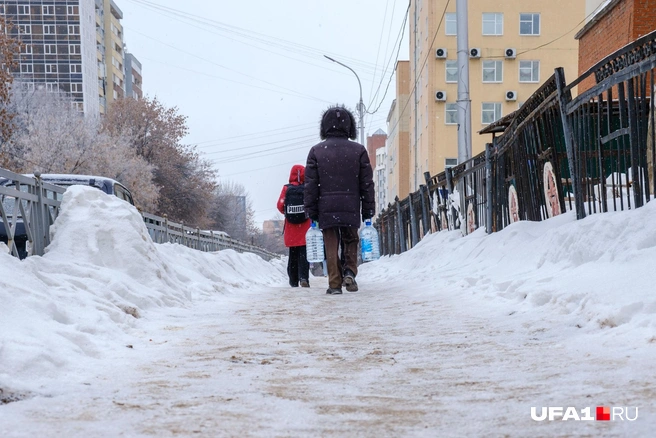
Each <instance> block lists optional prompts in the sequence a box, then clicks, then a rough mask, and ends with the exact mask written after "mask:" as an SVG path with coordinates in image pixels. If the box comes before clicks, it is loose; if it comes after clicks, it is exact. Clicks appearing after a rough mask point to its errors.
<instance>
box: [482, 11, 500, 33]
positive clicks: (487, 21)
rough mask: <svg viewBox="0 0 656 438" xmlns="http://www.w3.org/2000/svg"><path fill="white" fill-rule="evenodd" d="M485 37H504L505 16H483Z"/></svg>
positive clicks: (489, 14)
mask: <svg viewBox="0 0 656 438" xmlns="http://www.w3.org/2000/svg"><path fill="white" fill-rule="evenodd" d="M483 35H503V14H502V13H499V12H486V13H484V14H483Z"/></svg>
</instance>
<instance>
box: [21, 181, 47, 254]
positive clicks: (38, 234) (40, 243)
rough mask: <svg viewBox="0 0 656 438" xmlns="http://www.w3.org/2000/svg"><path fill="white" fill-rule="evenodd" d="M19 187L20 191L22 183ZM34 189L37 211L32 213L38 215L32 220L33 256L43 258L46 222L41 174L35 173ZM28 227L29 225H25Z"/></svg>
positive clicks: (34, 215) (33, 216) (34, 210)
mask: <svg viewBox="0 0 656 438" xmlns="http://www.w3.org/2000/svg"><path fill="white" fill-rule="evenodd" d="M17 187H18V188H19V190H20V183H17ZM34 187H35V190H36V198H37V201H36V209H33V210H32V211H33V212H35V213H36V214H32V215H31V216H32V217H31V218H30V222H31V224H30V225H31V227H32V239H33V240H32V255H39V256H42V255H43V254H44V248H45V241H44V238H45V221H44V217H43V190H42V189H41V172H34ZM23 220H26V218H23ZM25 225H26V226H27V223H26V224H25Z"/></svg>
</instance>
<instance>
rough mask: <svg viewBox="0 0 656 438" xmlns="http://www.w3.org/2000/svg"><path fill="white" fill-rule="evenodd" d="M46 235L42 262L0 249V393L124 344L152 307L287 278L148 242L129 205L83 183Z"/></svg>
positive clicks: (255, 263)
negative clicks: (19, 257)
mask: <svg viewBox="0 0 656 438" xmlns="http://www.w3.org/2000/svg"><path fill="white" fill-rule="evenodd" d="M51 237H52V243H51V245H50V246H49V247H48V248H47V252H46V255H45V256H43V257H29V258H27V259H25V260H23V261H20V260H18V259H16V258H14V257H12V256H10V255H9V254H7V253H6V252H5V251H1V250H0V303H2V306H1V307H0V333H2V336H0V389H1V388H3V386H4V387H5V388H7V387H8V386H9V385H8V383H7V382H11V386H12V387H13V388H14V390H27V391H29V390H35V389H36V388H38V386H39V384H40V382H42V381H46V380H50V379H52V378H57V377H60V376H61V375H62V374H63V375H65V374H66V373H69V372H75V370H76V369H77V368H78V367H84V366H85V363H86V362H87V361H89V360H98V359H101V358H102V357H103V356H104V355H105V354H106V353H107V351H108V350H110V349H115V348H125V345H126V344H129V343H130V339H131V338H130V336H129V332H130V330H131V329H133V328H136V327H138V325H139V318H142V317H145V318H148V315H149V312H150V311H151V310H152V311H156V310H157V309H158V308H162V307H170V306H176V307H185V306H187V305H188V304H189V303H190V302H191V300H193V299H202V298H205V297H210V296H216V295H217V294H224V295H225V294H230V293H236V292H238V291H239V290H240V289H245V288H248V287H249V285H252V284H269V283H271V282H272V281H277V282H278V283H282V284H284V281H285V274H284V269H283V267H282V265H281V262H280V261H275V262H272V263H269V262H266V261H264V260H263V259H261V258H260V257H258V256H256V255H254V254H239V253H236V252H235V251H232V250H226V251H220V252H216V253H202V252H200V251H195V250H191V249H189V248H186V247H183V246H180V245H177V244H166V245H156V244H154V243H153V242H152V240H151V239H150V237H149V235H148V232H147V230H146V228H145V225H144V223H143V220H142V218H141V215H140V214H139V212H138V211H137V210H136V209H135V208H134V207H133V206H131V205H129V204H127V203H126V202H124V201H121V200H119V199H118V198H116V197H114V196H109V195H106V194H105V193H103V192H101V191H100V190H97V189H95V188H90V187H84V186H72V187H70V188H69V189H68V190H67V191H66V193H65V195H64V199H63V202H62V210H61V214H60V216H59V217H58V219H57V221H56V222H55V224H54V226H53V228H52V236H51ZM3 382H4V383H5V384H4V385H3Z"/></svg>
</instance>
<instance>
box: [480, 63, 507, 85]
mask: <svg viewBox="0 0 656 438" xmlns="http://www.w3.org/2000/svg"><path fill="white" fill-rule="evenodd" d="M482 64H483V82H503V61H483V63H482Z"/></svg>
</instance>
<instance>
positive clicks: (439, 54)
mask: <svg viewBox="0 0 656 438" xmlns="http://www.w3.org/2000/svg"><path fill="white" fill-rule="evenodd" d="M435 57H436V58H438V59H444V58H446V49H445V48H443V47H439V48H437V49H435Z"/></svg>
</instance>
